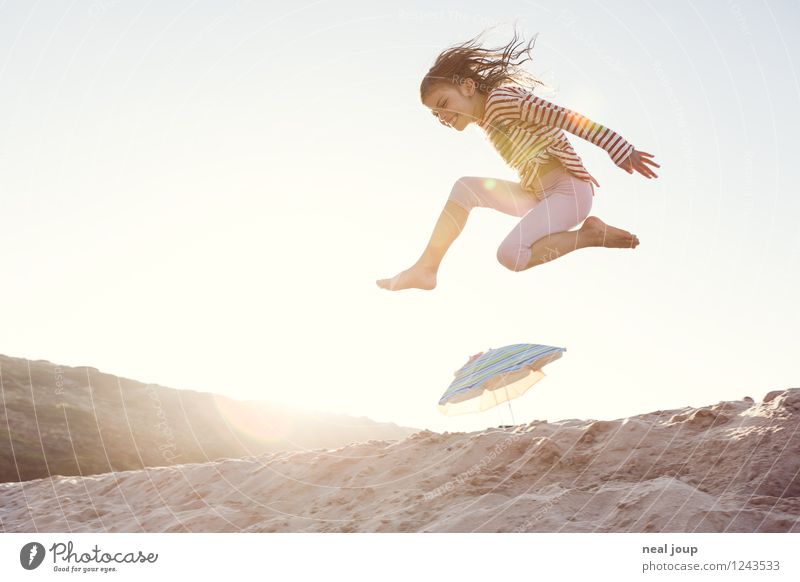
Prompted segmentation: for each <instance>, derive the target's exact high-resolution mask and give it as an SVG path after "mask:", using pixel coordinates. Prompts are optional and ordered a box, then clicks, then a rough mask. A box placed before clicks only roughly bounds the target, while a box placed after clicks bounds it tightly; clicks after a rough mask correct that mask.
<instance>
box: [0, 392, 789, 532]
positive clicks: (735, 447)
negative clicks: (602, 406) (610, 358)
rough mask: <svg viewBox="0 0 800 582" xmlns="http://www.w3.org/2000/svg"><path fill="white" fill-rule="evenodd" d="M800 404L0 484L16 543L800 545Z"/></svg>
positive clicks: (781, 400)
mask: <svg viewBox="0 0 800 582" xmlns="http://www.w3.org/2000/svg"><path fill="white" fill-rule="evenodd" d="M799 426H800V389H798V388H794V389H790V390H784V391H776V392H771V393H770V394H768V395H767V396H766V397H765V399H764V402H762V403H758V404H755V403H753V402H752V401H751V400H749V399H748V400H741V401H734V402H720V403H719V404H716V405H713V406H708V407H704V408H700V409H691V408H685V409H682V410H673V411H658V412H653V413H650V414H644V415H639V416H635V417H631V418H626V419H622V420H614V421H591V420H586V421H578V420H569V421H562V422H555V423H547V422H543V421H537V422H532V423H530V424H528V425H520V426H517V427H516V428H514V429H507V430H500V429H488V430H485V431H483V432H476V433H466V434H465V433H444V434H437V433H433V432H430V431H422V432H418V433H416V434H414V435H412V436H410V437H408V438H406V439H404V440H401V441H396V442H391V441H368V442H364V443H359V444H353V445H350V446H346V447H342V448H339V449H334V450H313V451H305V452H286V453H272V454H264V455H260V456H257V457H251V458H247V459H238V460H234V459H230V460H223V461H216V462H211V463H204V464H191V465H189V464H187V465H178V466H173V467H164V468H155V469H146V470H141V471H127V472H121V473H109V474H103V475H97V476H92V477H87V478H70V477H53V478H52V479H38V480H35V481H28V482H24V483H5V484H0V507H1V508H2V513H0V529H2V531H7V532H20V531H25V532H32V531H40V532H56V531H57V532H66V531H76V532H77V531H81V532H86V531H112V532H134V531H151V532H180V531H191V532H211V531H214V532H216V531H227V532H238V531H245V532H264V531H314V532H317V531H325V532H328V531H337V532H338V531H347V532H350V531H365V532H377V531H382V532H390V531H403V532H407V531H436V532H456V531H458V532H471V531H481V532H499V531H503V532H511V531H527V532H796V533H797V532H800V520H799V518H800V432H799V431H798V427H799Z"/></svg>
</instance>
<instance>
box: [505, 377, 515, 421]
mask: <svg viewBox="0 0 800 582" xmlns="http://www.w3.org/2000/svg"><path fill="white" fill-rule="evenodd" d="M503 390H505V392H506V404H508V410H509V411H510V412H511V424H512V425H513V426H516V424H517V423H516V422H514V409H513V408H511V400H510V399H509V398H508V386H507V385H506V386H503Z"/></svg>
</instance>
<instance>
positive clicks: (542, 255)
mask: <svg viewBox="0 0 800 582" xmlns="http://www.w3.org/2000/svg"><path fill="white" fill-rule="evenodd" d="M551 181H552V180H551ZM592 192H593V190H592V187H591V185H590V184H589V183H587V182H583V181H581V180H578V179H577V178H574V177H573V176H571V175H569V174H566V173H564V174H563V175H562V176H559V177H558V179H557V180H555V181H552V184H551V187H550V188H549V189H548V196H547V197H546V198H544V199H543V200H541V201H540V202H539V203H538V204H537V205H536V206H535V207H534V208H533V209H531V210H530V211H529V212H528V213H527V214H526V215H525V216H524V217H523V218H522V220H521V221H520V223H519V224H518V225H517V226H516V227H515V228H514V230H512V231H511V233H509V235H508V236H507V237H506V239H505V240H504V241H503V243H502V244H501V245H500V247H499V248H498V250H497V259H498V261H500V263H501V264H502V265H503V266H505V267H507V268H508V269H511V270H512V271H524V270H526V269H529V268H531V267H533V266H536V265H540V264H542V263H546V262H548V261H552V260H555V259H557V258H559V257H562V256H564V255H565V254H567V253H570V252H572V251H574V250H576V249H579V248H584V247H587V246H605V247H630V248H633V247H635V246H636V245H637V244H638V243H639V241H638V239H636V237H635V235H632V234H631V233H629V232H627V231H624V230H621V229H618V228H615V227H612V226H608V225H607V224H605V223H604V222H603V221H602V220H600V219H599V218H596V217H590V218H588V219H587V216H588V215H589V211H590V210H591V207H592ZM584 219H586V222H585V223H584V225H583V227H582V228H581V229H579V230H575V231H569V230H568V229H570V228H572V227H574V226H576V225H577V224H579V223H580V222H581V221H583V220H584Z"/></svg>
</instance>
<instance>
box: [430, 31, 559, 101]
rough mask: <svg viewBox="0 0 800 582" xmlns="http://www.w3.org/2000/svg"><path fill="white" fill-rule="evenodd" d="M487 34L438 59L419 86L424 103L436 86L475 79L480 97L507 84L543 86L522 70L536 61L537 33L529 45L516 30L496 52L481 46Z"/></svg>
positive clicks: (456, 47)
mask: <svg viewBox="0 0 800 582" xmlns="http://www.w3.org/2000/svg"><path fill="white" fill-rule="evenodd" d="M485 33H486V30H484V31H483V32H481V33H480V34H479V35H478V36H476V37H475V38H471V39H470V40H468V41H466V42H463V43H461V44H458V45H455V46H452V47H450V48H448V49H447V50H445V51H443V52H442V53H441V54H440V55H439V56H438V57H437V58H436V62H434V63H433V66H432V67H431V68H430V70H429V71H428V72H427V74H426V75H425V77H424V78H423V79H422V83H420V87H419V93H420V98H421V99H425V96H426V95H427V94H428V93H429V92H430V90H431V89H432V88H433V87H434V86H435V85H438V84H448V83H453V84H461V83H463V82H464V81H466V80H467V79H472V80H473V81H474V82H475V85H476V88H477V90H478V91H480V92H481V93H489V92H490V91H491V90H492V89H494V88H496V87H499V86H500V85H502V84H506V83H516V84H519V85H535V84H540V85H544V83H542V82H541V81H539V80H538V79H536V78H535V77H533V76H532V75H530V74H529V73H528V72H526V71H525V70H524V69H522V64H523V63H525V62H526V61H532V60H533V58H532V57H531V56H530V53H531V51H532V50H533V45H534V43H535V42H536V36H538V33H537V35H534V37H533V38H532V39H531V41H530V42H527V43H526V42H525V41H524V40H523V39H522V37H521V36H519V35H518V34H517V31H516V28H515V29H514V38H512V39H511V42H509V43H508V44H507V45H505V46H500V47H496V48H486V47H482V46H481V45H480V38H481V37H482V36H483V35H484V34H485Z"/></svg>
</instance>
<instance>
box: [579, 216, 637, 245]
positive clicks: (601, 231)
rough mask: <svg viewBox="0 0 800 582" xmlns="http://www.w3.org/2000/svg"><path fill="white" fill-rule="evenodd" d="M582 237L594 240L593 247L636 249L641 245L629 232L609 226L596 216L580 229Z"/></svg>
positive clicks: (587, 220) (584, 223)
mask: <svg viewBox="0 0 800 582" xmlns="http://www.w3.org/2000/svg"><path fill="white" fill-rule="evenodd" d="M580 232H581V236H583V235H586V236H588V237H589V238H590V240H592V242H593V246H598V247H608V248H619V249H634V248H636V246H637V245H638V244H639V238H638V237H637V236H636V235H635V234H631V233H630V232H628V231H627V230H622V229H621V228H616V227H614V226H611V225H608V224H606V223H605V222H603V221H602V220H600V219H599V218H597V217H596V216H590V217H589V218H587V219H586V220H585V221H584V222H583V226H581V228H580Z"/></svg>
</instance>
